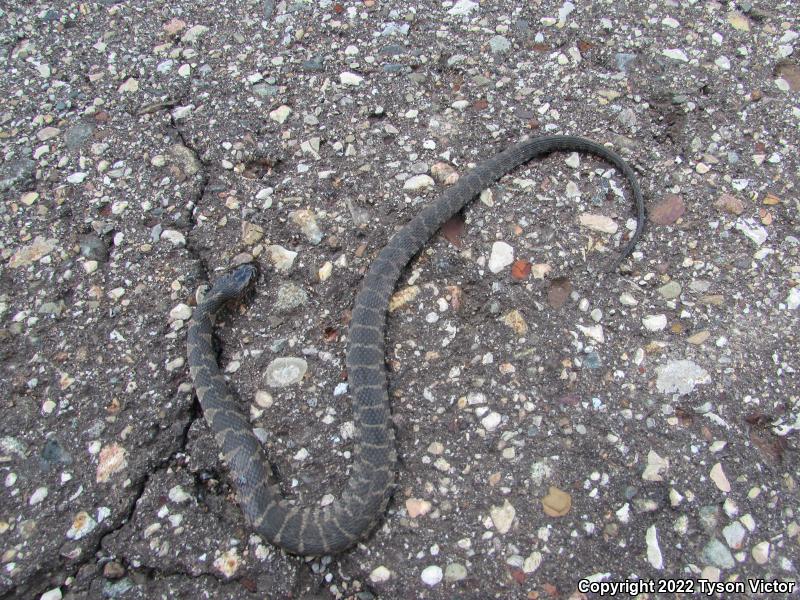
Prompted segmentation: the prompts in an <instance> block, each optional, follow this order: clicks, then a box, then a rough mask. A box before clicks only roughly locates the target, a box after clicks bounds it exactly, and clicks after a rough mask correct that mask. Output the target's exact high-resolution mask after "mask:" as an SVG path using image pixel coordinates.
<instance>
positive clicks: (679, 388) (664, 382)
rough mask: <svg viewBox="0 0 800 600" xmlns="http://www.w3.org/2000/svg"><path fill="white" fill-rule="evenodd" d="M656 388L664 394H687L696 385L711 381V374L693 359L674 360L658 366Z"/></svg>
mask: <svg viewBox="0 0 800 600" xmlns="http://www.w3.org/2000/svg"><path fill="white" fill-rule="evenodd" d="M656 373H657V374H658V376H657V378H656V388H658V390H659V391H660V392H661V393H662V394H678V395H679V396H685V395H686V394H691V393H692V392H693V391H694V388H695V386H696V385H700V384H706V383H711V376H710V375H709V374H708V371H706V370H705V369H704V368H702V367H701V366H700V365H698V364H697V363H695V362H693V361H691V360H673V361H670V362H668V363H667V364H665V365H661V366H659V367H656Z"/></svg>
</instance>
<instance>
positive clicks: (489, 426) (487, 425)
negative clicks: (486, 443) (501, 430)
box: [481, 411, 502, 431]
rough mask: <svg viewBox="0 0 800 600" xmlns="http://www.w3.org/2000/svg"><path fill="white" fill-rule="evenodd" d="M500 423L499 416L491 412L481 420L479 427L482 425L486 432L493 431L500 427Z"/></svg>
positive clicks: (500, 418)
mask: <svg viewBox="0 0 800 600" xmlns="http://www.w3.org/2000/svg"><path fill="white" fill-rule="evenodd" d="M501 421H502V417H501V416H500V414H499V413H496V412H494V411H493V412H490V413H489V414H488V415H486V416H485V417H483V418H482V419H481V425H483V428H484V429H485V430H486V431H494V430H495V429H497V426H498V425H500V422H501Z"/></svg>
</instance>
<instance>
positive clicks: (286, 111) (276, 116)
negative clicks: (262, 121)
mask: <svg viewBox="0 0 800 600" xmlns="http://www.w3.org/2000/svg"><path fill="white" fill-rule="evenodd" d="M291 114H292V109H291V108H289V107H288V106H286V105H285V104H284V105H282V106H279V107H278V108H276V109H275V110H273V111H272V112H270V113H269V118H270V119H272V120H273V121H275V122H276V123H280V124H283V123H285V122H286V119H288V118H289V115H291Z"/></svg>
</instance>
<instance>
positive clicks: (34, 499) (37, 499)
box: [28, 486, 49, 506]
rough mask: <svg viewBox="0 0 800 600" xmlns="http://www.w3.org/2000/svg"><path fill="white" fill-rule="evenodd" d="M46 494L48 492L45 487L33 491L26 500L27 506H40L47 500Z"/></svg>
mask: <svg viewBox="0 0 800 600" xmlns="http://www.w3.org/2000/svg"><path fill="white" fill-rule="evenodd" d="M48 493H49V492H48V490H47V488H46V487H44V486H41V487H37V488H36V489H35V490H33V493H32V494H31V496H30V498H28V505H29V506H36V505H37V504H40V503H41V502H42V501H43V500H44V499H45V498H47V495H48Z"/></svg>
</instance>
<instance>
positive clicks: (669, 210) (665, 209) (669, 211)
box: [649, 194, 686, 225]
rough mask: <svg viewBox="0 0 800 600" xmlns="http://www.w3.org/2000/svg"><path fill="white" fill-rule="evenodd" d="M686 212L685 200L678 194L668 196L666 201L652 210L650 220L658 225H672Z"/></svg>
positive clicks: (665, 198)
mask: <svg viewBox="0 0 800 600" xmlns="http://www.w3.org/2000/svg"><path fill="white" fill-rule="evenodd" d="M685 212H686V206H684V204H683V198H682V197H681V196H679V195H677V194H667V195H666V196H665V197H664V199H663V200H662V201H661V202H659V203H658V204H656V205H655V206H654V207H653V208H652V209H650V213H649V216H650V220H651V221H652V222H653V223H655V224H656V225H672V224H673V223H675V222H676V221H677V220H678V219H680V218H681V217H682V216H683V214H684V213H685Z"/></svg>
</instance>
